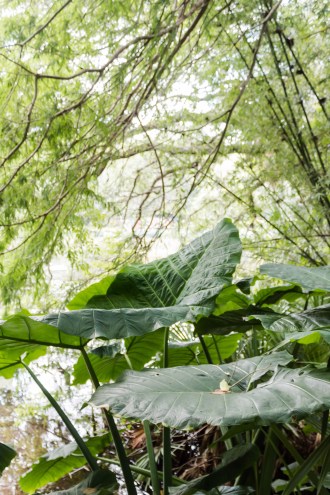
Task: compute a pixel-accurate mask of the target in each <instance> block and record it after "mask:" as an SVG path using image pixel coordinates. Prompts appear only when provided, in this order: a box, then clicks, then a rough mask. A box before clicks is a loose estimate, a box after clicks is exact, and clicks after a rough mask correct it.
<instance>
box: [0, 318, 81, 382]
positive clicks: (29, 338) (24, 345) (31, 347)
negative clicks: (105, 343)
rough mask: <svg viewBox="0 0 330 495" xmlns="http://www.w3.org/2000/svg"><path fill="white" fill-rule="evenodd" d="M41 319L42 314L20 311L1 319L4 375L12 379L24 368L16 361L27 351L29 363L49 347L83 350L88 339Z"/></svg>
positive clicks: (0, 356) (0, 353) (0, 351)
mask: <svg viewBox="0 0 330 495" xmlns="http://www.w3.org/2000/svg"><path fill="white" fill-rule="evenodd" d="M38 320H39V318H38V317H30V316H26V315H24V314H18V315H14V316H11V317H10V318H8V319H7V320H1V321H0V375H2V376H4V377H5V378H11V377H12V376H13V375H14V373H15V371H16V370H17V369H18V368H19V367H21V366H20V364H15V363H18V361H19V358H20V356H22V355H23V354H26V357H25V362H26V363H27V364H29V363H30V362H31V361H32V360H34V359H37V358H39V357H40V356H43V355H44V354H45V353H46V352H47V347H48V346H55V347H62V348H69V349H79V348H80V347H81V346H82V345H84V344H85V343H86V342H87V340H85V339H82V338H81V337H77V336H73V335H68V334H67V333H64V332H61V331H60V330H59V329H57V328H55V327H54V326H52V325H48V324H46V323H44V322H41V321H38Z"/></svg>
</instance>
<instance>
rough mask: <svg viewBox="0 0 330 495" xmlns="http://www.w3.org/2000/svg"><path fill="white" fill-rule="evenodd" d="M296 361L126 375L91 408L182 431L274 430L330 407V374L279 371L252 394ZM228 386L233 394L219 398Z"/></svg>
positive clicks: (280, 356) (260, 360) (276, 357)
mask: <svg viewBox="0 0 330 495" xmlns="http://www.w3.org/2000/svg"><path fill="white" fill-rule="evenodd" d="M290 360H291V356H290V355H289V354H288V353H287V352H285V351H284V352H278V353H273V354H271V355H266V356H258V357H255V358H251V359H244V360H240V361H237V362H234V363H230V364H225V365H221V366H216V365H201V366H182V367H175V368H167V369H154V370H153V369H150V370H146V371H141V372H126V373H124V375H122V377H121V378H120V379H119V380H118V381H117V382H116V383H114V384H111V385H104V386H102V387H100V388H99V389H98V390H97V391H96V392H95V393H94V395H93V397H92V399H91V403H92V404H94V405H96V406H110V408H111V410H112V411H113V412H114V413H118V414H120V415H121V416H124V417H133V418H139V419H141V420H145V419H148V420H150V421H152V422H154V423H164V424H166V425H169V426H172V427H178V428H189V427H195V426H198V425H201V424H204V423H209V424H213V425H236V424H242V423H251V422H253V421H256V422H257V423H258V424H271V423H273V422H285V421H288V420H289V419H290V418H291V416H292V415H297V416H299V417H303V416H305V415H307V414H310V413H312V412H314V411H320V410H324V409H326V408H327V407H329V406H330V371H317V370H316V371H314V370H308V371H301V370H291V369H286V368H284V369H282V370H281V369H280V370H279V371H278V372H277V373H275V375H274V377H273V380H271V381H269V382H268V383H267V384H262V385H259V387H258V388H255V389H251V388H250V387H251V384H252V383H253V382H254V381H256V380H257V379H259V378H260V377H261V376H262V375H264V374H265V373H267V372H268V371H270V370H277V368H278V366H281V365H282V366H285V365H286V364H287V363H288V362H289V361H290ZM224 379H225V380H227V382H228V383H229V385H230V386H233V388H231V391H230V392H229V393H218V392H216V391H217V390H218V389H219V383H220V382H221V381H222V380H224Z"/></svg>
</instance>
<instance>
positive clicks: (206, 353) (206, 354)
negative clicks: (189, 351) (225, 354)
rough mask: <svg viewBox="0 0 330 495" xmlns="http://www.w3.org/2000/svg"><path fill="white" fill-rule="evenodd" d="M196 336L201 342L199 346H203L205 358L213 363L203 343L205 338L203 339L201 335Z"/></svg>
mask: <svg viewBox="0 0 330 495" xmlns="http://www.w3.org/2000/svg"><path fill="white" fill-rule="evenodd" d="M198 338H199V341H200V343H201V346H202V348H203V352H204V354H205V357H206V360H207V362H208V363H209V364H213V361H212V358H211V354H210V353H209V350H208V348H207V345H206V344H205V340H204V339H203V337H202V336H201V335H198Z"/></svg>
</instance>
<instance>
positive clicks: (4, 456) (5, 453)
mask: <svg viewBox="0 0 330 495" xmlns="http://www.w3.org/2000/svg"><path fill="white" fill-rule="evenodd" d="M16 455H17V452H16V451H15V450H14V449H12V448H11V447H9V446H8V445H6V444H4V443H2V442H0V474H1V473H2V472H3V470H4V469H5V468H6V467H8V466H9V464H10V463H11V461H12V460H13V459H14V457H15V456H16Z"/></svg>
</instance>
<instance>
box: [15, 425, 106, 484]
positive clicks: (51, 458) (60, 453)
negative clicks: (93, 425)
mask: <svg viewBox="0 0 330 495" xmlns="http://www.w3.org/2000/svg"><path fill="white" fill-rule="evenodd" d="M109 443H110V436H109V434H105V435H102V436H100V437H92V438H89V439H88V440H86V445H87V447H88V448H89V450H90V451H91V453H92V454H93V455H95V454H98V453H100V452H102V451H103V450H104V449H105V448H106V447H107V446H108V445H109ZM85 464H86V459H85V457H84V456H83V455H82V453H81V451H80V449H79V448H78V447H77V444H76V443H75V442H70V443H69V444H66V445H64V446H62V447H59V448H58V449H56V450H54V451H53V452H50V453H48V454H46V455H44V456H42V457H41V458H40V459H39V462H37V463H36V464H34V465H33V466H32V468H31V470H30V471H29V472H28V473H27V474H25V475H24V476H23V477H22V478H21V479H20V486H21V488H22V489H23V490H24V491H25V492H27V493H33V492H34V491H35V490H37V489H38V488H41V487H42V486H44V485H46V484H47V483H51V482H54V481H57V480H59V479H60V478H62V477H63V476H64V475H66V474H67V473H69V472H70V471H73V470H74V469H77V468H80V467H82V466H84V465H85Z"/></svg>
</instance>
